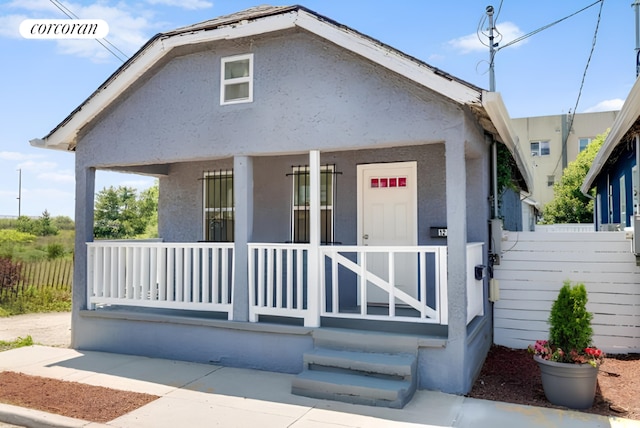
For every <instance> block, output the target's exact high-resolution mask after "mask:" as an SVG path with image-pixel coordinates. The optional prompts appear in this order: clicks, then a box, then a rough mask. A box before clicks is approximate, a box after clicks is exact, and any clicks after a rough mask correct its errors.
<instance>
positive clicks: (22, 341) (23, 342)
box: [0, 336, 33, 351]
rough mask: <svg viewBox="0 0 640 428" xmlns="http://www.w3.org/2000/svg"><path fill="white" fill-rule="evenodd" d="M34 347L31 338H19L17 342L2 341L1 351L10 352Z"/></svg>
mask: <svg viewBox="0 0 640 428" xmlns="http://www.w3.org/2000/svg"><path fill="white" fill-rule="evenodd" d="M31 345H33V339H32V338H31V336H27V337H18V338H17V339H15V340H10V341H6V340H0V351H8V350H9V349H15V348H22V347H25V346H31Z"/></svg>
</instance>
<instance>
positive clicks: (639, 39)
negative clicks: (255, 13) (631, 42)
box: [631, 0, 640, 77]
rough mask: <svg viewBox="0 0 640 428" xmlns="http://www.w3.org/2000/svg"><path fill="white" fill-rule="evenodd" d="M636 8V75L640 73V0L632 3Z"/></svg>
mask: <svg viewBox="0 0 640 428" xmlns="http://www.w3.org/2000/svg"><path fill="white" fill-rule="evenodd" d="M631 6H633V8H634V9H635V10H636V77H638V75H639V74H640V0H635V1H634V2H633V4H632V5H631Z"/></svg>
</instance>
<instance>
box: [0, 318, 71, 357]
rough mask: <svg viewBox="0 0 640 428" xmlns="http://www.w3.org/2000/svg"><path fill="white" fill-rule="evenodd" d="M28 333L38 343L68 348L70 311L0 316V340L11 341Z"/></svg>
mask: <svg viewBox="0 0 640 428" xmlns="http://www.w3.org/2000/svg"><path fill="white" fill-rule="evenodd" d="M28 335H31V338H32V339H33V342H34V343H36V344H39V345H46V346H58V347H63V348H68V347H69V346H70V344H71V313H70V312H51V313H43V314H25V315H15V316H12V317H7V318H0V340H5V341H11V340H15V339H17V338H18V337H26V336H28Z"/></svg>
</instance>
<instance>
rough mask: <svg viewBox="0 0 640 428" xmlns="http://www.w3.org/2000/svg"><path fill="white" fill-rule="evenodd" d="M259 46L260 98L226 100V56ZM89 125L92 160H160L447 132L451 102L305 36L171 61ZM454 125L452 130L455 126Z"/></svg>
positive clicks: (457, 122)
mask: <svg viewBox="0 0 640 428" xmlns="http://www.w3.org/2000/svg"><path fill="white" fill-rule="evenodd" d="M247 52H254V55H255V56H254V58H255V64H254V71H255V84H254V88H255V89H254V91H255V92H254V102H252V103H246V104H236V105H225V106H220V103H219V87H220V82H219V72H220V58H221V57H224V56H228V55H234V54H240V53H247ZM142 81H143V83H141V84H140V85H138V86H137V87H136V89H135V90H133V91H129V92H128V93H127V94H126V96H123V97H121V99H120V100H119V101H118V103H116V104H115V105H114V106H113V107H112V108H110V109H109V110H108V111H107V112H106V113H104V114H103V115H102V117H101V118H100V120H99V121H97V124H96V125H95V126H94V127H93V128H91V129H88V130H83V134H84V135H83V136H82V138H81V139H80V141H79V143H78V147H77V159H78V161H79V162H82V164H84V165H87V166H96V167H100V166H114V165H135V164H157V163H168V162H175V161H186V160H198V159H209V158H213V157H217V158H224V157H230V156H233V155H235V154H244V155H252V154H268V153H282V152H298V153H300V152H303V153H306V152H308V150H310V149H320V150H331V149H346V148H349V147H352V148H361V147H366V146H372V145H373V146H390V145H403V144H415V143H420V142H424V141H427V142H436V141H444V140H447V139H451V136H452V135H456V132H455V131H456V130H458V129H459V128H460V127H461V126H463V123H464V120H465V116H464V114H463V112H462V111H461V110H460V109H459V108H458V107H456V106H455V105H454V104H453V103H450V102H447V101H445V100H444V99H443V98H442V97H440V96H437V95H436V94H434V93H433V92H431V91H429V90H427V89H424V88H417V87H416V86H415V85H411V84H409V82H407V81H406V80H405V79H403V78H401V77H399V76H397V75H395V74H394V73H391V72H389V71H387V70H386V69H382V68H381V67H380V66H376V65H374V64H372V63H370V62H368V61H365V60H363V59H361V58H359V57H356V56H355V55H354V54H351V53H349V52H346V51H344V50H342V49H338V48H337V47H336V46H334V45H332V44H330V43H327V42H324V41H320V40H318V39H316V38H314V37H311V36H310V35H307V34H303V33H294V34H288V35H287V36H286V37H285V36H282V37H271V38H266V39H259V40H255V41H253V42H252V43H247V44H246V45H245V44H242V43H234V44H233V45H227V46H226V45H224V44H220V45H216V48H215V50H214V49H211V50H207V51H205V52H200V53H193V54H189V55H185V56H181V57H177V58H175V59H173V60H171V61H169V62H168V63H167V64H166V65H165V66H164V67H163V68H161V69H159V70H156V72H155V74H153V75H152V76H150V77H145V78H143V79H142ZM450 130H451V131H453V133H450Z"/></svg>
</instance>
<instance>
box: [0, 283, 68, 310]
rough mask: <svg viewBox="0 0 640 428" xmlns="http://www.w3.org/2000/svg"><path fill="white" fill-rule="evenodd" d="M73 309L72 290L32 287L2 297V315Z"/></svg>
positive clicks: (0, 307) (0, 308) (0, 305)
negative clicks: (13, 294)
mask: <svg viewBox="0 0 640 428" xmlns="http://www.w3.org/2000/svg"><path fill="white" fill-rule="evenodd" d="M69 311H71V290H56V289H53V288H33V287H30V288H28V289H26V290H25V291H24V292H20V293H18V294H17V295H15V296H9V297H5V298H3V299H0V317H8V316H12V315H21V314H29V313H39V312H69Z"/></svg>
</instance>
